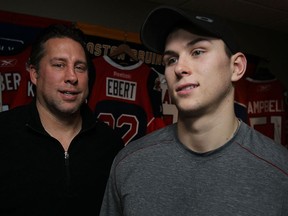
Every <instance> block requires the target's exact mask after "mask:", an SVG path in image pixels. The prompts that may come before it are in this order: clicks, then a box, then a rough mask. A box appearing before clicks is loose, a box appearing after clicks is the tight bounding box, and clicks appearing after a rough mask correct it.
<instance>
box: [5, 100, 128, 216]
mask: <svg viewBox="0 0 288 216" xmlns="http://www.w3.org/2000/svg"><path fill="white" fill-rule="evenodd" d="M81 112H82V116H83V128H82V130H81V132H80V133H79V134H78V135H77V136H76V137H75V138H74V139H73V141H72V142H71V144H70V147H69V150H68V154H69V160H66V161H65V158H64V149H63V148H62V146H61V144H60V143H59V142H58V141H57V140H56V139H54V138H53V137H51V136H50V135H49V134H48V133H47V132H46V131H45V130H44V128H43V126H42V125H41V122H40V118H39V115H38V112H37V109H36V105H35V102H34V101H33V102H32V103H31V104H29V105H26V106H22V107H17V108H15V109H12V110H10V111H6V112H2V113H0V122H1V125H0V137H1V138H0V139H1V140H0V200H1V202H0V215H29V216H32V215H50V216H51V215H53V216H57V215H62V216H63V215H71V214H73V215H75V214H76V215H88V214H93V215H98V212H99V210H100V206H101V202H102V197H103V194H104V190H105V186H106V181H107V178H108V175H109V171H110V166H111V164H112V161H113V159H114V156H115V155H116V154H117V153H118V151H119V150H120V149H121V148H122V147H123V143H122V139H121V138H120V137H117V136H116V135H115V133H114V131H113V130H112V129H111V128H110V127H108V126H107V125H106V124H105V123H101V122H98V121H97V120H96V119H95V117H94V116H93V114H92V112H91V111H90V110H89V108H88V107H87V105H84V106H83V107H82V109H81Z"/></svg>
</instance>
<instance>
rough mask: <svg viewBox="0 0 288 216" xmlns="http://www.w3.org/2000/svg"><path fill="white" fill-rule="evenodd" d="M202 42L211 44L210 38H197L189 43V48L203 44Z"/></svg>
mask: <svg viewBox="0 0 288 216" xmlns="http://www.w3.org/2000/svg"><path fill="white" fill-rule="evenodd" d="M202 41H207V42H209V41H210V40H209V39H208V38H202V37H199V38H196V39H195V40H192V41H190V42H188V43H187V47H188V46H194V45H195V44H197V43H199V42H202Z"/></svg>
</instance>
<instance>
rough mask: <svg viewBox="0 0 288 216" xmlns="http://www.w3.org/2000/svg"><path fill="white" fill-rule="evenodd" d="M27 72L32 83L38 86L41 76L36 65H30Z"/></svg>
mask: <svg viewBox="0 0 288 216" xmlns="http://www.w3.org/2000/svg"><path fill="white" fill-rule="evenodd" d="M27 71H28V72H29V75H30V80H31V82H32V83H33V84H34V85H36V84H37V78H38V76H39V74H38V71H37V69H36V67H35V66H34V65H28V66H27Z"/></svg>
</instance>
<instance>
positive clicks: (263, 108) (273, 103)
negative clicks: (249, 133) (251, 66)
mask: <svg viewBox="0 0 288 216" xmlns="http://www.w3.org/2000/svg"><path fill="white" fill-rule="evenodd" d="M235 102H236V103H237V104H241V105H242V106H244V107H245V108H246V110H247V114H248V123H249V124H250V126H252V127H253V128H254V129H256V130H258V131H260V132H261V133H263V134H265V135H266V136H268V137H270V138H272V139H274V141H276V142H277V143H281V144H283V145H285V146H287V147H288V143H287V133H288V132H287V119H288V118H287V117H288V106H287V91H286V89H285V87H284V86H283V84H282V83H281V82H280V81H279V80H277V79H271V80H255V79H252V78H250V77H247V78H246V79H243V80H242V81H240V82H239V83H238V84H237V85H236V91H235Z"/></svg>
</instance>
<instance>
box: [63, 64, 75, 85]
mask: <svg viewBox="0 0 288 216" xmlns="http://www.w3.org/2000/svg"><path fill="white" fill-rule="evenodd" d="M77 82H78V77H77V73H76V72H75V68H74V67H67V70H66V71H65V83H70V84H72V85H75V84H77Z"/></svg>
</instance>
